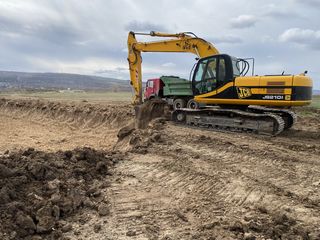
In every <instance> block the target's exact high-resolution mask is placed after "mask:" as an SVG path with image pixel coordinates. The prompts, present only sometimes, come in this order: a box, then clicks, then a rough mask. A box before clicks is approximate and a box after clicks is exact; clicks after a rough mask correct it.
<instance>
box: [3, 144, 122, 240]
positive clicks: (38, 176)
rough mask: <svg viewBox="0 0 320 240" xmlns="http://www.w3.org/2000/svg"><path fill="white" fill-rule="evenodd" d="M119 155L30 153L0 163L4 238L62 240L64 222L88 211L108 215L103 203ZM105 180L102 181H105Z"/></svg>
mask: <svg viewBox="0 0 320 240" xmlns="http://www.w3.org/2000/svg"><path fill="white" fill-rule="evenodd" d="M122 158H123V155H122V154H120V153H117V152H104V151H96V150H94V149H91V148H82V149H75V150H73V151H65V152H62V151H59V152H56V153H45V152H40V151H35V150H34V149H28V150H26V151H18V152H13V153H11V154H6V155H3V156H1V157H0V215H1V223H0V238H1V239H31V238H32V237H34V236H35V235H37V239H41V238H45V239H47V238H49V237H50V239H59V238H61V237H62V235H63V232H68V231H70V230H71V226H70V224H68V222H66V221H65V220H66V219H67V218H68V217H70V216H72V215H74V214H79V211H81V210H82V209H84V208H91V209H95V210H97V211H98V212H99V214H100V213H101V214H100V215H105V214H107V213H108V208H107V203H105V202H104V201H105V200H104V198H102V197H100V195H101V190H102V189H104V188H106V187H107V186H106V184H105V183H106V181H105V178H106V176H107V175H108V174H109V168H110V167H111V166H113V165H114V164H115V163H116V162H118V161H119V160H121V159H122ZM102 180H103V181H102Z"/></svg>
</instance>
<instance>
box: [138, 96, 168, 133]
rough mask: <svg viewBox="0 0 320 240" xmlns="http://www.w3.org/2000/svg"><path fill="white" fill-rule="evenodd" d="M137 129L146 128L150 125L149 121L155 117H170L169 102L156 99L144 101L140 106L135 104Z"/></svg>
mask: <svg viewBox="0 0 320 240" xmlns="http://www.w3.org/2000/svg"><path fill="white" fill-rule="evenodd" d="M135 115H136V122H135V127H136V128H137V129H144V128H146V127H147V126H148V124H149V122H150V121H151V120H152V119H155V118H167V119H170V113H169V106H168V104H167V103H166V102H165V101H163V100H160V99H154V100H149V101H146V102H144V103H143V104H141V105H139V106H135Z"/></svg>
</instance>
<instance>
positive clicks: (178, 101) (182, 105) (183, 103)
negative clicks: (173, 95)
mask: <svg viewBox="0 0 320 240" xmlns="http://www.w3.org/2000/svg"><path fill="white" fill-rule="evenodd" d="M185 107H186V101H185V100H184V99H181V98H177V99H176V100H174V101H173V109H174V110H176V109H180V108H185Z"/></svg>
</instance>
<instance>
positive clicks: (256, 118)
mask: <svg viewBox="0 0 320 240" xmlns="http://www.w3.org/2000/svg"><path fill="white" fill-rule="evenodd" d="M172 120H173V121H174V122H175V123H177V124H182V125H187V126H193V127H199V128H206V129H209V130H218V131H235V132H254V133H258V134H263V135H269V136H276V135H278V134H280V133H281V132H282V131H283V130H284V129H285V121H284V119H283V118H282V117H281V116H279V115H277V114H275V113H272V112H263V113H255V112H248V111H242V110H237V109H219V108H204V109H187V108H182V109H177V110H175V111H174V112H173V113H172Z"/></svg>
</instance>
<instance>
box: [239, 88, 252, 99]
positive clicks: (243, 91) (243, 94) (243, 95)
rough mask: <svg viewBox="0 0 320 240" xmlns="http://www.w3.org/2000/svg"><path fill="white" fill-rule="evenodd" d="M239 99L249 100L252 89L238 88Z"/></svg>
mask: <svg viewBox="0 0 320 240" xmlns="http://www.w3.org/2000/svg"><path fill="white" fill-rule="evenodd" d="M237 92H238V96H239V98H247V97H250V96H251V95H252V93H251V90H250V88H246V87H238V88H237Z"/></svg>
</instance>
